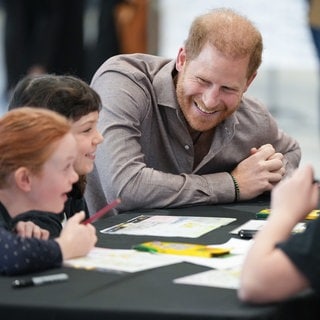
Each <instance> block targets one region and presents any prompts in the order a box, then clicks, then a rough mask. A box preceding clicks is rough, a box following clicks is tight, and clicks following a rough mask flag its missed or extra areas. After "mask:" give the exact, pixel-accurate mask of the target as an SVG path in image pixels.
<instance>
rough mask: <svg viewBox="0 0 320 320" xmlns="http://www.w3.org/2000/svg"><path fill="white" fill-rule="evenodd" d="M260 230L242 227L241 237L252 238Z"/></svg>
mask: <svg viewBox="0 0 320 320" xmlns="http://www.w3.org/2000/svg"><path fill="white" fill-rule="evenodd" d="M257 232H258V230H249V229H241V230H240V231H239V233H238V235H239V237H240V238H243V239H251V238H253V237H254V236H255V234H256V233H257Z"/></svg>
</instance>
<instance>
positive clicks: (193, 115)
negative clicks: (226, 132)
mask: <svg viewBox="0 0 320 320" xmlns="http://www.w3.org/2000/svg"><path fill="white" fill-rule="evenodd" d="M176 94H177V100H178V103H179V106H180V109H181V112H182V114H183V116H184V118H185V120H186V122H187V125H188V126H189V127H190V128H191V129H193V130H196V131H200V132H205V131H209V130H212V129H214V128H215V127H216V126H217V125H219V124H220V123H221V122H223V121H224V120H225V119H226V118H227V117H229V116H230V115H231V114H232V113H233V112H234V110H229V109H228V108H227V107H226V106H225V105H223V104H220V105H218V106H217V107H216V110H217V111H216V112H213V113H205V112H204V111H202V110H206V109H208V108H206V106H205V104H204V103H203V102H202V101H201V99H199V98H196V97H195V96H188V95H186V93H185V90H184V88H183V81H182V78H179V79H178V81H177V86H176ZM199 106H200V108H199ZM201 109H202V110H201Z"/></svg>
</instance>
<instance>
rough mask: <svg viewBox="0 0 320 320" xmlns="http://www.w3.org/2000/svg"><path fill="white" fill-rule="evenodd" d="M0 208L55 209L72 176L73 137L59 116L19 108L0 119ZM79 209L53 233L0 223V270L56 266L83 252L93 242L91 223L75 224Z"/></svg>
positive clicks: (7, 211) (10, 212)
mask: <svg viewBox="0 0 320 320" xmlns="http://www.w3.org/2000/svg"><path fill="white" fill-rule="evenodd" d="M0 135H1V140H0V164H1V165H0V211H1V213H2V215H3V216H8V217H16V216H18V215H20V214H23V213H24V212H35V213H38V214H39V215H41V214H44V213H45V212H52V213H59V212H61V210H62V209H63V207H64V202H65V201H66V200H67V193H68V192H69V191H70V190H71V189H72V185H73V183H74V182H76V181H77V179H78V174H77V173H76V172H75V170H74V167H73V165H74V162H75V160H76V156H77V142H76V140H75V138H74V135H73V134H72V132H71V127H70V124H69V122H68V121H67V120H66V119H65V118H64V117H62V116H61V115H59V114H57V113H55V112H53V111H50V110H41V109H35V108H28V107H25V108H21V109H18V110H13V111H10V112H8V113H6V114H5V115H4V116H3V117H2V118H0ZM84 218H85V215H84V212H80V213H77V214H76V215H74V217H72V218H71V219H70V221H68V222H67V224H66V227H65V229H64V230H63V231H62V232H61V235H60V236H59V238H57V239H54V240H41V239H35V238H24V237H21V236H19V235H17V234H14V233H12V232H11V226H10V224H7V225H2V226H1V227H0V274H6V275H12V274H19V273H26V272H34V271H39V270H44V269H47V268H53V267H57V266H59V265H60V264H61V262H62V260H63V259H69V258H72V257H78V256H82V255H86V254H87V253H88V252H89V250H91V248H92V247H93V246H94V245H95V243H96V241H97V237H96V231H95V228H94V227H93V226H92V225H90V224H88V225H84V224H81V221H82V220H83V219H84Z"/></svg>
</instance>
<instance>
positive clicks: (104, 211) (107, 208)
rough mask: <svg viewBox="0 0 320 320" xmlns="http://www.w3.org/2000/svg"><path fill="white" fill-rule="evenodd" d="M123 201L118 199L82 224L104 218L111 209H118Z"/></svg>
mask: <svg viewBox="0 0 320 320" xmlns="http://www.w3.org/2000/svg"><path fill="white" fill-rule="evenodd" d="M120 202H121V200H120V199H119V198H117V199H116V200H113V201H112V202H111V203H110V204H107V205H106V206H105V207H103V208H102V209H100V210H99V211H97V212H96V213H95V214H94V215H92V216H91V217H89V218H88V219H86V220H84V221H83V222H82V223H83V224H88V223H93V222H95V221H96V220H98V219H100V218H101V217H102V216H104V215H105V214H106V213H108V212H109V211H110V210H111V209H113V208H114V207H116V206H117V205H118V204H119V203H120Z"/></svg>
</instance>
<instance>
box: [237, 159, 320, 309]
mask: <svg viewBox="0 0 320 320" xmlns="http://www.w3.org/2000/svg"><path fill="white" fill-rule="evenodd" d="M318 196H319V186H318V183H314V172H313V168H312V166H310V165H307V166H305V167H303V168H299V169H297V170H296V171H295V172H294V173H293V175H292V177H289V178H287V179H284V180H283V181H282V182H281V183H279V184H278V185H277V186H276V187H275V188H274V189H273V191H272V193H271V213H270V216H269V217H268V220H267V223H266V225H265V226H264V227H263V228H262V229H261V230H260V231H259V232H258V233H257V234H256V235H255V238H254V242H253V245H252V247H251V248H250V249H249V251H248V253H247V256H246V258H245V261H244V264H243V266H242V272H241V278H240V288H239V290H238V296H239V298H240V299H241V300H242V301H246V302H251V303H270V302H277V301H281V300H284V299H288V298H290V297H293V296H294V295H296V294H298V293H302V292H304V291H305V290H309V289H313V290H314V292H316V293H317V294H319V293H320V220H319V219H317V220H315V221H312V222H309V223H308V224H307V227H306V229H305V231H304V232H302V233H296V234H293V233H292V231H293V228H294V227H295V225H296V224H297V223H298V222H301V221H302V220H303V219H304V218H305V217H306V215H307V214H308V213H309V212H310V211H312V210H313V209H315V208H316V207H317V205H318Z"/></svg>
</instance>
